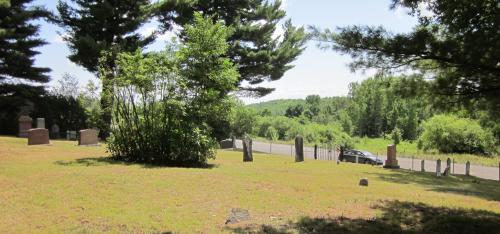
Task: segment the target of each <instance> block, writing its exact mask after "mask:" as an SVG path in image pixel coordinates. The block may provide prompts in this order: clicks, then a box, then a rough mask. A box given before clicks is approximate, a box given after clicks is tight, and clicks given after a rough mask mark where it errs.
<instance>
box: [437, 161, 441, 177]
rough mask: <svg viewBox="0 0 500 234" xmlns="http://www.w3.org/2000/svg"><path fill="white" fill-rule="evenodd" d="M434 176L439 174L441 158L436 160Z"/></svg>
mask: <svg viewBox="0 0 500 234" xmlns="http://www.w3.org/2000/svg"><path fill="white" fill-rule="evenodd" d="M436 176H441V159H438V160H437V161H436Z"/></svg>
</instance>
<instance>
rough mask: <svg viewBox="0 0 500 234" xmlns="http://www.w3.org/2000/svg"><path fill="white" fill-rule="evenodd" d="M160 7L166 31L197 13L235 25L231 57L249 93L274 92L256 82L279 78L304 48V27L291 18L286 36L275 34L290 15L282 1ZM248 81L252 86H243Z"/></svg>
mask: <svg viewBox="0 0 500 234" xmlns="http://www.w3.org/2000/svg"><path fill="white" fill-rule="evenodd" d="M157 6H158V8H157V9H158V14H159V19H160V22H161V23H162V25H163V27H164V29H166V30H170V29H172V27H173V26H174V25H177V26H179V25H180V26H182V25H185V24H186V23H191V22H193V20H194V13H195V12H199V13H202V14H203V15H206V16H211V17H213V19H214V20H215V21H220V20H221V21H222V22H224V23H225V24H226V25H227V26H231V27H232V28H233V29H234V30H235V32H234V33H233V35H232V36H231V37H229V38H228V40H227V41H228V43H229V44H230V49H229V57H230V58H231V60H232V62H233V63H234V64H236V65H237V67H238V71H239V73H240V79H239V81H238V85H239V86H240V90H241V91H243V92H245V93H247V94H249V95H255V96H264V95H266V94H269V93H270V92H272V91H273V90H274V89H271V88H264V87H255V85H257V84H260V83H262V82H264V81H274V80H279V79H280V78H281V77H283V75H284V73H285V72H286V71H287V70H289V69H291V68H292V67H293V65H290V63H291V62H293V61H294V60H295V59H296V58H297V57H298V56H299V55H300V54H301V53H302V51H303V50H304V44H305V42H306V34H305V32H304V29H303V28H297V27H294V26H293V25H292V24H291V21H290V20H288V21H286V22H285V23H284V25H283V29H284V33H283V35H281V37H280V38H276V37H275V36H276V32H277V28H276V27H277V25H278V23H279V22H280V21H281V20H282V19H284V18H285V15H286V14H285V11H284V10H283V9H281V8H280V7H281V1H279V0H276V1H273V2H269V1H264V0H176V1H162V2H160V3H158V4H157ZM181 37H182V33H181ZM244 82H245V83H248V84H249V85H250V86H245V87H243V85H244V84H245V83H244Z"/></svg>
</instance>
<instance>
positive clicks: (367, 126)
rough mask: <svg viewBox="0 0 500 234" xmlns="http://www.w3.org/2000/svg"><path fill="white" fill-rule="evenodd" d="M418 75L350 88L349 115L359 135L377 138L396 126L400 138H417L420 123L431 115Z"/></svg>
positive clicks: (379, 79) (381, 78) (385, 78)
mask: <svg viewBox="0 0 500 234" xmlns="http://www.w3.org/2000/svg"><path fill="white" fill-rule="evenodd" d="M426 87H428V83H426V82H425V81H424V80H423V78H422V77H420V76H402V77H390V76H375V77H374V78H370V79H367V80H364V81H363V82H361V83H360V84H358V83H355V84H353V85H351V90H350V93H351V97H352V105H351V106H349V108H348V112H349V116H350V117H351V119H352V122H353V124H354V126H355V134H356V135H358V136H369V137H380V136H383V135H384V134H389V133H391V132H393V130H394V129H395V128H396V126H398V127H399V128H400V130H401V133H402V139H405V140H414V139H416V138H417V137H418V131H419V123H420V122H421V121H423V120H425V119H427V118H429V117H430V116H431V115H432V114H433V109H432V102H431V100H429V98H427V93H426Z"/></svg>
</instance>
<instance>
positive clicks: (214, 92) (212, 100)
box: [101, 15, 238, 166]
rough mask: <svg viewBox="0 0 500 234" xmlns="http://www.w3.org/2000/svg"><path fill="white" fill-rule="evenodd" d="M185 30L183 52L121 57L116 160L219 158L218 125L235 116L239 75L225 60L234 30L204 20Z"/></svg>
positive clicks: (184, 162) (112, 145)
mask: <svg viewBox="0 0 500 234" xmlns="http://www.w3.org/2000/svg"><path fill="white" fill-rule="evenodd" d="M185 29H186V38H185V39H186V41H185V43H184V45H182V46H181V48H180V49H179V50H178V51H176V52H174V50H173V49H172V50H167V51H164V52H160V53H149V54H147V55H144V54H143V53H142V52H141V51H137V52H136V53H133V54H129V53H122V54H119V56H118V59H117V60H116V64H117V67H118V70H117V71H116V79H115V80H114V92H113V93H114V95H113V100H114V102H113V103H114V104H113V111H112V113H113V120H112V126H111V133H112V135H111V137H110V138H109V144H108V150H109V151H110V152H111V154H112V155H113V156H114V157H115V158H118V159H121V160H125V161H134V162H145V163H153V164H164V165H176V166H177V165H181V166H194V165H203V164H206V162H207V159H209V158H214V157H215V149H216V147H217V141H216V131H215V130H214V128H216V127H218V126H219V122H217V120H228V119H229V115H230V111H231V108H232V105H233V102H232V100H230V98H229V96H228V93H229V92H230V91H232V90H234V89H235V85H236V82H237V78H238V73H237V71H236V68H235V66H234V65H233V64H232V63H231V62H230V60H229V59H228V58H227V57H226V53H227V49H228V46H227V44H226V39H227V37H228V36H229V30H228V28H226V27H224V26H221V25H220V24H218V23H216V24H214V23H212V19H207V18H202V17H201V16H199V15H197V16H196V20H195V23H194V24H193V25H188V26H185ZM106 72H110V71H109V70H106V69H105V67H104V68H103V69H102V70H101V73H106ZM103 75H105V74H103Z"/></svg>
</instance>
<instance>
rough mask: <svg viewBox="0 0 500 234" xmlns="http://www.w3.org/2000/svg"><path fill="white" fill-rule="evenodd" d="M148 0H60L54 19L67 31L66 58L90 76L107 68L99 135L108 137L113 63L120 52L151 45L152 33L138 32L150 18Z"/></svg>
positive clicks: (103, 83)
mask: <svg viewBox="0 0 500 234" xmlns="http://www.w3.org/2000/svg"><path fill="white" fill-rule="evenodd" d="M149 4H150V1H148V0H125V1H110V0H104V1H97V0H91V1H89V0H69V1H63V0H59V1H58V4H57V10H58V12H59V15H58V16H57V17H55V19H54V21H55V22H57V23H58V24H59V25H60V26H61V27H63V28H64V30H65V31H66V33H65V35H66V36H65V37H63V40H64V41H65V42H66V43H67V45H68V46H69V48H70V52H71V53H70V55H69V56H68V58H69V59H70V60H71V61H72V62H74V63H76V64H78V65H80V66H83V67H84V68H86V69H87V70H88V71H90V72H92V73H98V72H100V71H99V67H103V66H106V67H107V68H106V71H108V72H106V73H103V72H100V74H99V76H100V79H101V81H102V92H101V94H102V97H101V114H102V115H101V119H102V121H103V122H104V126H103V128H102V129H101V132H102V134H103V136H104V137H106V136H107V135H108V129H109V124H110V123H111V109H112V105H113V99H112V97H113V95H114V90H113V86H112V85H113V79H114V78H115V77H114V76H115V74H116V71H115V69H116V64H115V60H116V57H117V55H118V53H120V52H134V51H136V50H137V49H139V48H143V47H144V46H146V45H148V44H150V43H152V42H153V41H154V39H155V34H152V35H149V36H147V37H142V36H141V35H140V34H139V33H138V32H137V30H138V29H139V28H140V27H141V26H142V25H143V24H145V23H146V22H147V21H148V20H149V18H150V16H151V12H150V9H149V7H148V6H149Z"/></svg>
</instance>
